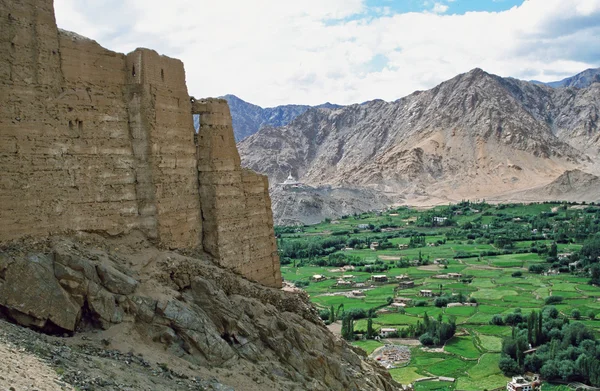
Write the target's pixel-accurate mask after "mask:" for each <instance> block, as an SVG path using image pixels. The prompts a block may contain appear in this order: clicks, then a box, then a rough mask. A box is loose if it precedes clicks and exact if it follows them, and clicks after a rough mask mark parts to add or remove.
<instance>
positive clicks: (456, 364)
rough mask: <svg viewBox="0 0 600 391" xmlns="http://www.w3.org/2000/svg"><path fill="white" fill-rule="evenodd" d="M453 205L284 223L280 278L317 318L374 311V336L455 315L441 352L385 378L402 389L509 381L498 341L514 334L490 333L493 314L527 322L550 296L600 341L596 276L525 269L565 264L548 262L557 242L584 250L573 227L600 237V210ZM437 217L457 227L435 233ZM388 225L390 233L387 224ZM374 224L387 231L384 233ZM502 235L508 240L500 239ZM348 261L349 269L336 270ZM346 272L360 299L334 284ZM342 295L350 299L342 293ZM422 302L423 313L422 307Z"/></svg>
mask: <svg viewBox="0 0 600 391" xmlns="http://www.w3.org/2000/svg"><path fill="white" fill-rule="evenodd" d="M449 209H450V208H449V207H436V208H434V209H430V210H427V211H417V210H413V209H411V208H406V207H404V208H399V209H397V210H392V211H388V212H383V213H381V214H380V215H377V214H362V215H355V216H347V217H345V218H342V219H338V220H336V221H334V222H331V221H328V222H323V223H321V224H317V225H314V226H305V227H300V228H286V229H285V230H284V229H283V228H280V227H278V228H277V229H279V230H280V233H279V243H278V244H279V247H280V250H281V251H280V253H281V258H282V268H281V270H282V275H283V277H284V279H285V280H286V281H289V282H292V283H295V284H297V285H298V284H299V285H298V286H302V287H303V289H305V290H306V292H307V293H308V294H309V295H310V298H311V301H312V302H313V303H314V304H315V305H316V306H317V308H318V309H320V310H322V311H324V310H329V309H330V308H331V307H332V306H333V307H334V308H335V309H338V308H339V310H340V311H349V310H352V309H362V310H365V311H368V310H370V309H372V310H374V311H378V312H377V315H376V317H374V318H373V327H374V329H375V330H380V329H381V328H382V327H394V328H397V329H398V330H402V329H406V328H408V327H413V326H415V325H417V324H418V323H423V318H424V315H425V313H427V314H428V316H430V317H431V318H433V319H438V317H441V319H443V320H444V321H449V319H453V320H454V321H455V322H456V325H457V334H458V335H456V336H454V337H453V338H452V339H450V340H449V341H447V342H446V344H445V346H443V349H440V350H441V351H436V352H430V351H425V350H423V349H422V348H421V347H412V348H411V352H412V357H411V361H410V363H409V364H408V365H407V366H405V367H403V368H395V369H391V370H390V373H391V374H392V376H393V378H394V379H396V380H397V381H399V382H401V383H403V384H408V383H411V382H413V381H414V380H416V379H419V378H424V377H430V376H445V377H452V378H455V379H456V381H455V383H453V384H449V383H444V382H436V381H433V382H432V381H425V382H418V383H416V388H415V389H416V390H446V389H447V390H454V389H459V390H465V391H471V390H473V391H475V390H482V389H485V388H487V389H493V388H497V387H503V386H505V384H506V381H507V380H508V379H507V378H506V377H505V376H504V375H503V374H502V373H501V372H500V370H499V369H498V360H499V359H500V354H499V352H500V351H501V347H502V338H503V337H506V336H509V335H510V334H511V328H510V326H496V325H491V324H490V320H491V319H492V318H493V317H494V315H501V316H506V315H507V314H509V313H512V312H514V311H520V312H521V313H522V314H523V315H528V314H529V312H531V311H532V310H539V309H541V308H542V307H543V306H544V305H545V300H546V299H547V298H548V297H549V296H561V297H562V298H563V301H562V302H560V303H557V304H555V306H556V308H557V309H558V310H559V311H560V313H561V314H562V315H563V316H565V317H570V316H571V314H572V311H573V310H575V309H577V310H578V311H579V312H580V314H581V315H582V318H581V321H582V322H583V323H584V324H586V325H587V326H589V327H591V328H593V329H594V330H595V331H596V332H597V333H600V320H591V319H590V318H589V316H588V315H589V314H590V313H593V314H594V315H597V316H596V318H597V319H598V318H600V301H598V299H599V298H600V288H598V287H597V286H592V285H589V284H588V281H589V274H585V273H579V274H578V273H577V272H576V271H575V272H573V273H571V270H568V268H567V269H565V268H564V267H566V266H564V265H566V264H567V263H568V262H569V261H568V260H566V261H564V260H563V261H562V263H561V265H562V266H564V267H563V269H561V270H562V272H560V273H558V274H549V275H545V274H544V273H540V272H530V267H532V268H535V267H541V268H542V270H548V269H552V268H557V267H558V266H557V265H558V263H559V262H558V261H556V260H555V261H553V262H554V266H553V264H552V263H551V262H550V261H548V251H549V250H550V249H551V246H552V245H553V243H554V237H558V235H559V234H560V235H563V236H565V235H566V236H567V237H570V235H573V238H574V239H570V241H568V242H567V243H562V242H561V243H559V244H558V245H554V246H555V248H556V251H557V252H563V253H572V252H577V251H579V250H580V249H581V244H582V242H583V239H576V236H575V235H576V232H579V231H578V230H579V228H578V227H577V224H578V221H588V222H589V221H592V223H589V224H592V226H589V225H588V226H586V230H587V231H586V232H591V233H594V232H597V231H594V230H597V229H600V228H598V227H597V225H598V223H597V221H600V212H595V213H596V214H595V215H594V214H591V215H590V212H589V211H588V212H585V211H584V210H583V208H581V207H580V208H572V207H570V206H568V205H566V206H565V205H564V204H560V203H547V204H532V205H498V206H493V205H487V204H481V205H470V206H469V207H462V209H460V210H461V211H462V212H461V214H458V215H456V214H455V215H452V214H451V213H449V212H448V210H449ZM452 210H454V211H456V210H458V209H456V208H453V209H452ZM454 213H456V212H454ZM390 215H394V216H390ZM395 215H397V216H395ZM435 215H444V216H448V218H449V219H452V220H453V223H452V225H450V226H443V227H436V226H428V224H429V223H428V221H429V220H428V219H430V216H435ZM423 216H426V217H423ZM578 216H580V217H579V218H578ZM587 216H592V217H594V216H595V217H594V218H595V219H596V220H593V219H587V220H585V219H584V218H587ZM567 220H568V222H567ZM555 221H556V223H555ZM594 221H596V222H595V223H594ZM359 224H371V225H372V226H373V228H369V229H358V228H357V227H358V225H359ZM582 224H583V223H582ZM586 224H588V223H586ZM593 224H596V225H593ZM429 225H431V224H429ZM386 226H390V227H392V228H383V227H386ZM378 227H382V229H381V231H379V228H378ZM467 227H468V228H467ZM535 227H550V228H544V229H542V228H537V233H536V228H535ZM559 227H560V229H561V230H562V231H560V232H559ZM564 227H571V228H572V231H567V233H566V234H565V233H564V232H563V231H564V229H565V228H564ZM383 229H389V231H385V232H384V231H383ZM573 232H574V233H573ZM418 236H421V237H422V239H421V240H422V243H421V244H420V245H418V246H416V247H413V248H404V247H402V248H399V247H398V246H399V245H402V246H406V245H408V244H409V243H411V240H413V238H415V237H418ZM503 237H504V238H509V239H501V240H499V239H498V238H503ZM373 242H378V243H380V246H381V245H382V244H385V247H387V248H385V249H384V248H378V249H377V250H371V249H369V248H368V244H369V243H373ZM506 243H509V244H508V245H507V244H506ZM318 245H320V246H321V247H319V246H318ZM501 245H505V247H504V248H502V247H500V246H501ZM348 248H350V249H348ZM555 259H556V258H555ZM334 262H335V264H333V263H334ZM343 265H353V266H354V268H353V269H352V270H345V271H342V270H339V269H340V267H341V266H343ZM532 270H533V269H532ZM447 273H460V274H461V276H460V277H459V278H436V276H438V275H444V274H447ZM314 275H323V276H325V277H326V278H327V279H326V280H325V281H321V282H314V281H312V277H313V276H314ZM343 275H346V276H347V275H351V276H352V277H351V278H349V279H350V280H351V281H353V282H354V283H356V284H358V285H359V288H358V289H361V290H363V291H364V292H363V293H364V296H358V297H352V296H351V295H349V292H350V291H352V290H356V289H357V288H356V287H355V286H353V287H346V288H340V287H338V286H337V281H338V280H339V279H341V277H342V276H343ZM373 275H385V276H387V277H388V279H389V281H388V283H384V284H383V285H373V286H371V283H370V279H371V276H373ZM399 275H407V276H408V278H409V279H410V280H411V281H413V282H414V287H410V288H408V289H400V288H399V285H398V283H397V282H396V280H395V277H396V276H399ZM360 284H366V285H365V286H360ZM423 289H426V290H431V291H432V292H433V293H434V295H443V296H448V297H449V296H452V297H454V296H457V297H458V295H461V297H463V298H464V299H465V300H466V299H472V300H475V301H476V302H477V306H452V307H441V308H440V307H436V306H435V304H434V303H435V302H434V300H435V298H430V297H420V295H419V292H420V291H421V290H423ZM344 292H345V294H346V295H349V296H350V297H347V296H345V295H340V293H344ZM394 297H402V298H407V299H411V300H412V302H409V303H408V306H407V307H406V308H404V309H401V310H398V309H397V308H395V307H391V306H388V301H389V300H392V299H393V298H394ZM419 302H420V303H419ZM417 303H419V306H415V304H417ZM366 329H367V321H366V319H360V320H357V321H355V323H354V331H355V332H356V333H358V334H359V335H360V334H362V333H365V332H366ZM353 344H354V345H355V346H358V347H361V348H363V349H364V350H365V351H367V352H368V353H371V352H372V351H373V350H374V349H376V348H377V347H379V346H381V343H380V342H376V341H369V340H360V341H355V342H354V343H353ZM436 387H437V388H436ZM548 387H549V386H548ZM544 389H546V386H544ZM548 389H550V388H548ZM557 390H558V389H557Z"/></svg>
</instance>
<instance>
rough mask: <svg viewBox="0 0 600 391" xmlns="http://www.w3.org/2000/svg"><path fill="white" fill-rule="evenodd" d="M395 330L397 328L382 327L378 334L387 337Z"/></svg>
mask: <svg viewBox="0 0 600 391" xmlns="http://www.w3.org/2000/svg"><path fill="white" fill-rule="evenodd" d="M397 332H398V330H397V329H394V328H387V327H383V328H382V329H381V330H379V336H381V337H383V338H387V337H389V336H390V334H395V333H397Z"/></svg>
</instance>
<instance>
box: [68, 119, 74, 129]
mask: <svg viewBox="0 0 600 391" xmlns="http://www.w3.org/2000/svg"><path fill="white" fill-rule="evenodd" d="M74 127H75V126H74V125H73V121H69V130H73V128H74Z"/></svg>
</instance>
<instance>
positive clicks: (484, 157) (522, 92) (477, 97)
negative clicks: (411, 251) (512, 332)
mask: <svg viewBox="0 0 600 391" xmlns="http://www.w3.org/2000/svg"><path fill="white" fill-rule="evenodd" d="M599 89H600V84H598V83H596V84H592V85H591V86H590V87H588V88H584V89H576V88H563V89H553V88H551V87H548V86H540V85H536V84H533V83H530V82H524V81H520V80H515V79H504V78H501V77H498V76H495V75H490V74H488V73H486V72H484V71H482V70H481V69H474V70H472V71H471V72H468V73H465V74H461V75H458V76H456V77H455V78H453V79H451V80H448V81H446V82H444V83H442V84H440V85H438V86H437V87H435V88H433V89H431V90H428V91H419V92H415V93H413V94H411V95H409V96H407V97H405V98H402V99H399V100H397V101H395V102H384V101H381V100H375V101H370V102H366V103H364V104H360V105H352V106H346V107H342V108H338V109H310V110H308V111H307V112H306V113H304V114H302V115H301V116H299V117H298V118H296V119H295V120H294V121H292V122H291V123H290V124H289V125H287V126H284V127H281V128H272V127H267V128H263V129H261V130H260V131H259V132H258V133H256V134H254V135H253V136H251V137H249V138H247V139H246V140H244V141H243V142H241V143H240V144H239V150H240V154H241V156H242V161H243V164H244V165H245V166H246V167H249V168H252V169H254V170H256V171H259V172H262V173H265V174H267V175H268V176H269V177H270V179H271V183H277V182H280V181H282V180H283V179H284V178H285V177H286V176H287V175H288V174H289V173H290V172H291V173H292V174H293V175H295V176H296V177H298V178H299V179H300V180H301V181H303V182H304V183H306V184H309V185H313V186H324V185H331V186H334V187H336V186H337V187H349V188H371V189H375V190H378V191H381V192H385V193H386V195H387V196H388V197H389V196H391V197H392V199H394V197H396V198H395V200H394V201H395V202H402V201H403V200H401V199H400V198H399V197H400V196H403V197H405V198H406V202H411V200H416V199H417V198H418V197H423V196H426V197H431V198H430V199H428V201H427V202H432V200H433V202H435V200H446V201H448V200H460V199H462V198H483V197H489V196H499V195H502V194H505V193H506V194H508V193H512V192H514V191H519V190H524V189H529V188H534V187H538V186H543V185H546V184H548V183H550V182H551V181H552V180H554V179H556V178H557V177H558V176H560V175H561V174H562V173H563V172H564V171H565V170H570V169H573V168H576V167H579V166H585V165H588V164H589V163H590V159H591V158H590V157H588V156H586V155H585V154H584V153H582V151H586V152H588V153H590V154H591V156H592V157H594V156H595V155H596V154H597V152H596V151H597V149H598V147H599V146H600V143H599V140H598V138H599V131H598V121H597V118H598V106H599V105H598V103H599V102H598V96H599V95H598V92H599ZM275 198H277V197H275ZM274 211H275V215H276V218H280V217H281V216H280V215H279V214H280V213H282V210H281V209H279V208H274Z"/></svg>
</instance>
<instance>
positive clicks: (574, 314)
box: [571, 310, 581, 319]
mask: <svg viewBox="0 0 600 391" xmlns="http://www.w3.org/2000/svg"><path fill="white" fill-rule="evenodd" d="M571 316H572V317H573V318H574V319H581V312H580V311H579V310H573V311H571Z"/></svg>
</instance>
